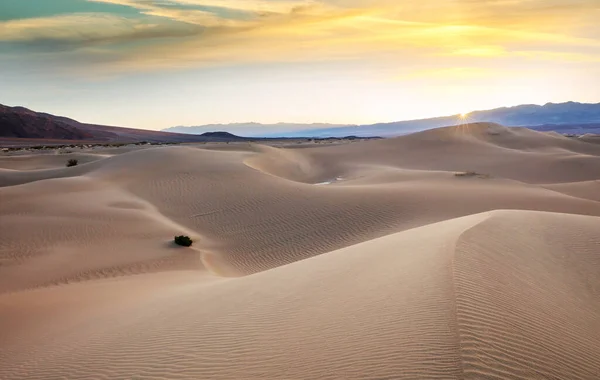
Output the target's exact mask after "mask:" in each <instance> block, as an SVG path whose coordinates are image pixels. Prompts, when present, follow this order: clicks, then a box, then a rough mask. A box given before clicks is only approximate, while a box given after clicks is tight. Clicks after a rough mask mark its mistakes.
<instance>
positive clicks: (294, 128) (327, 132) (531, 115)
mask: <svg viewBox="0 0 600 380" xmlns="http://www.w3.org/2000/svg"><path fill="white" fill-rule="evenodd" d="M467 122H468V123H473V122H493V123H498V124H502V125H507V126H522V127H531V128H532V129H536V128H537V127H538V126H540V128H542V129H540V130H553V131H556V132H559V133H575V132H573V131H574V130H579V132H577V133H598V129H597V128H595V127H594V126H590V127H589V128H588V129H589V130H588V129H586V127H583V125H585V124H593V123H600V103H597V104H586V103H576V102H567V103H558V104H557V103H548V104H545V105H543V106H539V105H532V104H527V105H520V106H515V107H502V108H496V109H492V110H486V111H474V112H471V113H469V114H468V115H466V116H465V117H464V118H463V117H461V115H451V116H443V117H436V118H430V119H420V120H407V121H398V122H392V123H378V124H370V125H336V124H286V123H279V124H258V123H247V124H226V125H206V126H198V127H174V128H168V129H165V131H173V132H180V133H190V132H193V133H198V132H199V131H206V130H211V129H212V130H214V129H215V127H218V129H219V130H225V131H229V132H233V133H237V134H239V135H242V136H254V137H259V136H260V137H342V136H350V135H352V136H358V137H367V136H382V137H390V136H398V135H403V134H407V133H412V132H417V131H422V130H425V129H432V128H438V127H445V126H449V125H457V124H462V123H467ZM572 126H576V127H572ZM544 128H549V129H544ZM594 131H596V132H594Z"/></svg>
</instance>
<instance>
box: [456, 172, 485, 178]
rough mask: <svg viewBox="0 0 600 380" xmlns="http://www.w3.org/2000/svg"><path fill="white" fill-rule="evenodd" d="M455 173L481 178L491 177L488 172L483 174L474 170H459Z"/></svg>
mask: <svg viewBox="0 0 600 380" xmlns="http://www.w3.org/2000/svg"><path fill="white" fill-rule="evenodd" d="M454 175H455V176H456V177H479V178H489V175H488V174H481V173H477V172H474V171H468V172H458V173H454Z"/></svg>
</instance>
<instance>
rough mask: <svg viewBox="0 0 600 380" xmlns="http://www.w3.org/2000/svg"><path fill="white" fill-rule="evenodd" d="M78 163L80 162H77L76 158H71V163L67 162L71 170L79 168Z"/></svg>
mask: <svg viewBox="0 0 600 380" xmlns="http://www.w3.org/2000/svg"><path fill="white" fill-rule="evenodd" d="M78 163H79V161H77V160H76V159H74V158H71V159H70V160H69V161H67V167H68V168H70V167H71V166H77V164H78Z"/></svg>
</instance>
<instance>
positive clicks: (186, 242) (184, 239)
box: [175, 235, 192, 247]
mask: <svg viewBox="0 0 600 380" xmlns="http://www.w3.org/2000/svg"><path fill="white" fill-rule="evenodd" d="M175 244H177V245H182V246H184V247H189V246H190V245H192V239H190V237H189V236H183V235H181V236H175Z"/></svg>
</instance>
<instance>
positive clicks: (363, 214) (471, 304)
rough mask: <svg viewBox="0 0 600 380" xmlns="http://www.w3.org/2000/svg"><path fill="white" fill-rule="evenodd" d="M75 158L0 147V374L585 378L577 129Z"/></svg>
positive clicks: (586, 203)
mask: <svg viewBox="0 0 600 380" xmlns="http://www.w3.org/2000/svg"><path fill="white" fill-rule="evenodd" d="M77 154H78V155H79V156H78V157H81V158H82V159H81V161H82V162H81V163H80V165H78V166H76V167H71V168H67V167H64V162H63V161H64V159H65V158H66V157H67V156H71V154H69V155H52V154H39V155H32V156H28V157H7V156H4V157H0V167H1V168H3V170H0V186H2V187H0V200H1V202H0V341H1V342H2V343H0V348H1V349H0V378H2V379H59V378H61V379H62V378H69V379H80V378H81V379H82V378H106V379H123V378H138V379H157V378H165V379H176V378H181V379H197V378H206V379H259V378H260V379H282V378H285V379H306V378H319V379H366V378H371V379H383V378H390V379H392V378H393V379H397V378H403V379H415V378H427V379H434V378H440V379H481V378H489V379H530V378H548V379H550V378H556V379H595V378H598V377H599V376H600V359H599V358H600V343H598V342H600V335H598V334H599V333H600V322H599V321H600V301H599V300H600V297H599V295H600V294H599V293H598V292H599V289H600V288H599V284H600V275H599V273H600V270H599V269H600V268H599V265H600V198H598V196H597V194H600V188H599V187H598V180H600V146H599V145H595V144H589V143H586V142H582V141H578V140H572V139H568V138H564V137H562V136H555V135H549V134H546V133H541V132H534V131H529V130H524V129H509V128H505V127H502V126H498V125H490V124H481V123H480V124H473V125H466V126H459V127H450V128H441V129H438V130H432V131H426V132H421V133H417V134H413V135H409V136H404V137H400V138H396V139H389V140H379V141H365V142H356V143H351V144H340V145H332V146H322V145H316V144H315V146H314V147H309V148H306V147H305V148H303V149H290V148H289V147H288V148H286V147H274V146H264V145H252V144H247V143H243V144H231V145H196V146H193V145H191V146H173V147H158V148H144V149H141V148H140V149H126V150H121V151H114V150H109V149H107V150H95V151H93V152H92V151H90V152H86V151H83V152H81V153H77ZM57 157H58V159H57ZM467 171H475V172H477V174H474V175H460V173H462V172H467ZM457 174H458V175H457ZM315 184H321V185H319V186H316V185H315ZM498 210H510V211H498ZM182 233H183V234H186V235H189V236H191V237H192V238H193V239H194V240H195V243H194V245H193V247H191V248H181V247H175V246H173V245H172V243H171V240H172V237H173V236H174V235H175V234H182Z"/></svg>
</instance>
